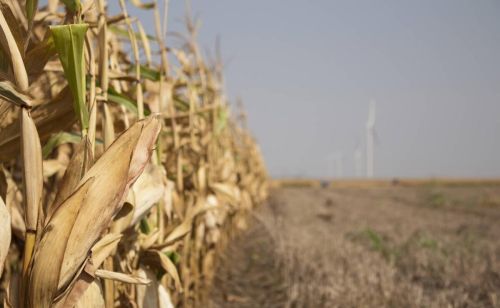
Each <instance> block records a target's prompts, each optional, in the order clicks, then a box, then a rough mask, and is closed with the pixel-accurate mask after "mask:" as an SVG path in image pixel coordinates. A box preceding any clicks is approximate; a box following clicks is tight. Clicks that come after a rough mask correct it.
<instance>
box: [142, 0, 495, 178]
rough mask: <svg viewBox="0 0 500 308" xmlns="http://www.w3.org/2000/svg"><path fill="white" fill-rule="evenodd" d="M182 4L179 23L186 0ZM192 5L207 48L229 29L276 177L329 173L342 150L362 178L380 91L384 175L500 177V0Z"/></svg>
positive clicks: (260, 0)
mask: <svg viewBox="0 0 500 308" xmlns="http://www.w3.org/2000/svg"><path fill="white" fill-rule="evenodd" d="M170 3H171V10H170V17H171V19H170V23H169V27H170V29H173V30H178V29H180V28H181V26H182V24H181V20H182V17H183V14H184V1H178V0H171V1H170ZM192 7H193V11H194V12H195V13H197V14H198V15H199V16H200V18H201V19H202V22H203V26H202V29H201V32H200V40H201V43H202V46H204V47H206V48H207V49H209V48H210V49H213V46H214V42H215V39H216V36H217V35H219V36H220V37H221V40H222V48H223V56H224V59H225V61H226V64H227V66H226V68H225V72H226V80H227V83H226V86H227V90H228V93H229V96H230V97H231V98H235V97H237V96H240V97H242V98H243V100H244V102H245V104H246V108H247V110H248V113H249V118H250V127H251V129H252V131H253V132H254V134H255V136H256V138H257V139H258V141H259V142H260V144H261V146H262V149H263V152H264V156H265V159H266V162H267V165H268V168H269V170H270V173H271V175H273V176H297V175H301V176H311V177H324V176H329V175H332V172H331V170H330V168H328V167H327V166H328V157H331V156H332V154H333V153H335V152H342V153H343V155H344V164H343V169H344V175H345V176H352V175H353V174H354V171H353V170H354V167H353V151H354V149H355V147H356V144H358V143H361V144H363V143H364V125H365V124H364V123H365V121H366V118H367V113H368V103H369V101H370V99H374V100H376V102H377V123H376V129H377V134H378V136H379V141H378V144H377V145H376V148H375V175H376V176H380V177H393V176H400V177H405V176H406V177H427V176H478V177H493V176H500V1H492V0H491V1H488V0H467V1H465V0H418V1H417V0H414V1H402V0H393V1H373V0H365V1H361V0H359V1H357V0H356V1H354V0H345V1H334V0H322V1H320V0H310V1H306V0H302V1H297V0H287V1H275V0H248V1H241V0H240V1H235V0H193V1H192ZM134 13H135V12H134ZM141 16H144V17H146V16H148V19H147V20H146V21H148V20H151V18H150V17H149V16H150V15H149V14H146V15H142V14H141ZM146 24H148V22H146ZM148 28H149V29H151V30H150V32H152V27H151V25H150V26H148Z"/></svg>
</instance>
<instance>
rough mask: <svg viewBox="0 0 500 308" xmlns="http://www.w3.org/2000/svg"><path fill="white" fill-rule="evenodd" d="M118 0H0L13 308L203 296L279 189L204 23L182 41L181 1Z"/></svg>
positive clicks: (4, 218)
mask: <svg viewBox="0 0 500 308" xmlns="http://www.w3.org/2000/svg"><path fill="white" fill-rule="evenodd" d="M118 3H119V6H120V12H118V13H115V14H110V13H109V12H108V9H109V8H108V3H107V2H106V1H105V0H89V1H79V0H61V1H58V0H49V1H48V5H46V6H44V7H39V5H38V1H36V0H25V1H15V0H0V9H1V10H0V277H1V280H0V301H1V302H3V305H4V306H5V307H15V308H18V307H21V308H22V307H42V308H43V307H106V308H110V307H145V308H148V307H193V306H199V305H200V304H201V303H203V302H204V301H205V294H206V290H207V287H208V285H209V284H210V281H211V277H212V276H213V273H214V260H215V257H216V254H217V251H218V249H220V248H221V246H223V244H224V243H225V242H226V241H227V240H228V239H229V235H230V234H231V233H233V232H234V230H235V229H238V228H244V227H245V218H246V216H247V214H248V212H249V211H251V210H252V208H253V207H255V206H256V205H258V204H259V203H261V202H262V201H263V200H264V199H265V198H266V196H267V175H266V169H265V166H264V163H263V160H262V157H261V153H260V150H259V147H258V145H257V144H256V143H255V141H254V139H253V138H252V137H251V135H250V134H249V132H248V130H247V128H246V123H245V121H246V118H245V115H244V112H243V111H242V110H239V113H238V114H232V113H231V110H230V108H229V103H228V101H227V99H226V97H225V93H224V86H223V84H224V81H223V76H222V62H221V60H220V57H219V56H218V57H216V59H214V60H212V61H207V60H206V59H205V58H204V57H202V55H201V52H200V48H199V46H198V44H197V40H196V36H197V31H198V28H199V26H198V23H197V22H196V21H193V20H192V18H191V17H190V15H189V14H188V15H187V17H186V26H187V27H186V28H187V31H186V34H176V41H177V42H178V44H177V45H176V46H177V47H174V45H173V44H172V45H171V44H168V41H167V40H166V32H167V29H166V24H167V16H166V12H167V8H168V3H167V1H165V2H164V3H163V2H162V3H158V2H157V0H153V1H152V2H148V3H145V2H142V1H140V0H130V2H126V1H124V0H120V1H119V2H118ZM132 7H133V8H134V9H133V10H131V8H132ZM137 9H139V10H145V11H146V12H147V13H148V14H150V16H151V18H152V20H154V21H155V33H154V34H147V33H146V32H145V30H144V27H143V25H142V24H141V21H140V20H138V19H137V18H134V17H133V16H132V15H131V14H130V12H132V11H134V10H137Z"/></svg>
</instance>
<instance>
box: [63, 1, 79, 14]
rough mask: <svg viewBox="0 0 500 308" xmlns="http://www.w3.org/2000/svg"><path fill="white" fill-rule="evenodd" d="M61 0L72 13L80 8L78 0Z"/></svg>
mask: <svg viewBox="0 0 500 308" xmlns="http://www.w3.org/2000/svg"><path fill="white" fill-rule="evenodd" d="M61 2H62V3H64V5H65V6H66V8H67V9H68V11H70V12H72V13H74V12H76V11H79V10H80V9H81V8H82V3H81V2H80V0H61Z"/></svg>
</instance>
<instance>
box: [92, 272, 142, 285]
mask: <svg viewBox="0 0 500 308" xmlns="http://www.w3.org/2000/svg"><path fill="white" fill-rule="evenodd" d="M95 275H96V276H97V277H99V278H102V279H111V280H115V281H119V282H123V283H129V284H150V283H151V280H149V279H147V278H142V277H139V276H132V275H128V274H124V273H117V272H112V271H106V270H102V269H98V270H96V271H95Z"/></svg>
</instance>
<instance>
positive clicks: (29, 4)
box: [26, 0, 38, 25]
mask: <svg viewBox="0 0 500 308" xmlns="http://www.w3.org/2000/svg"><path fill="white" fill-rule="evenodd" d="M37 7H38V0H26V17H27V18H28V22H29V24H30V25H31V23H32V22H33V18H35V13H36V10H37Z"/></svg>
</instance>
